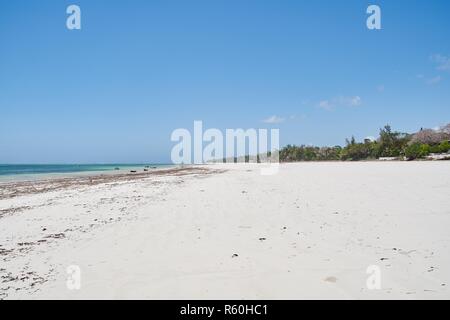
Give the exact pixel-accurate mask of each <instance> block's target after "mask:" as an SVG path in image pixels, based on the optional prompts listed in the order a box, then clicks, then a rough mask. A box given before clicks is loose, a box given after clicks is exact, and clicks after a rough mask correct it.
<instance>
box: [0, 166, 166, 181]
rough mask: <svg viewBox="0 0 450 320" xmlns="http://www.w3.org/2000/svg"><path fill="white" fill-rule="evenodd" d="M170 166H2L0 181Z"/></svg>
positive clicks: (0, 168)
mask: <svg viewBox="0 0 450 320" xmlns="http://www.w3.org/2000/svg"><path fill="white" fill-rule="evenodd" d="M170 166H172V165H169V164H129V163H127V164H121V163H114V164H0V180H2V181H5V180H6V181H8V180H24V179H25V180H27V179H39V178H46V177H52V176H56V177H61V176H73V175H78V174H93V173H106V172H124V171H127V172H129V171H131V170H136V171H138V172H139V171H143V170H144V169H148V170H151V169H158V168H164V167H170Z"/></svg>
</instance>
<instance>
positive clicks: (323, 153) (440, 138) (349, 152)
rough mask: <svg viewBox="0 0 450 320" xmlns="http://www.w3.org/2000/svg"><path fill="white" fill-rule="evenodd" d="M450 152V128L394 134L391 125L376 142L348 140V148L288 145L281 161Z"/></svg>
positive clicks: (411, 156)
mask: <svg viewBox="0 0 450 320" xmlns="http://www.w3.org/2000/svg"><path fill="white" fill-rule="evenodd" d="M449 150H450V124H447V125H446V126H444V127H442V128H440V129H438V130H433V129H421V130H420V131H419V132H417V133H414V134H408V133H402V132H398V131H393V130H392V129H391V127H390V126H389V125H386V126H385V127H384V128H382V129H380V133H379V137H378V139H376V140H371V139H364V141H363V142H357V141H356V139H355V138H354V137H352V138H350V139H346V145H345V146H344V147H341V146H334V147H316V146H306V145H301V146H296V145H287V146H285V147H283V148H282V149H281V150H280V161H283V162H294V161H330V160H348V161H358V160H370V159H378V158H382V157H395V158H403V159H406V160H415V159H422V158H425V157H426V156H428V155H430V154H431V153H447V152H449Z"/></svg>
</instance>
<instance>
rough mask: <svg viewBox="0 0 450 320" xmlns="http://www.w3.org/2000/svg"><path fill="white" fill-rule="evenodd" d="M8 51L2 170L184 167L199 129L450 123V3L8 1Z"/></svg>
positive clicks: (0, 114)
mask: <svg viewBox="0 0 450 320" xmlns="http://www.w3.org/2000/svg"><path fill="white" fill-rule="evenodd" d="M70 4H76V5H79V6H80V8H81V13H82V29H81V30H68V29H67V28H66V18H67V17H68V15H67V14H66V8H67V6H68V5H70ZM370 4H377V5H379V6H380V7H381V10H382V30H368V29H367V28H366V19H367V17H368V15H367V14H366V8H367V7H368V5H370ZM0 41H1V42H0V163H106V162H169V160H170V150H171V148H172V146H173V145H174V143H173V142H171V141H170V134H171V132H172V131H173V130H174V129H176V128H188V129H192V126H193V121H194V120H202V121H203V124H204V127H205V128H219V129H225V128H279V129H280V138H281V144H282V145H285V144H288V143H291V144H317V145H335V144H341V145H342V144H344V141H345V138H346V137H349V136H351V135H355V137H357V138H358V139H362V138H364V137H366V136H376V135H377V133H378V129H379V128H380V127H381V126H383V125H384V124H386V123H389V124H391V125H392V126H393V128H394V129H398V130H401V131H409V132H410V131H415V130H418V129H419V128H420V127H435V126H438V125H442V124H445V123H447V122H450V62H449V61H450V60H449V59H450V2H449V1H446V0H442V1H425V0H423V1H411V0H408V1H406V0H404V1H400V0H397V1H378V0H377V1H375V0H374V1H359V0H345V1H344V0H341V1H317V0H315V1H300V0H295V1H294V0H292V1H288V0H284V1H275V0H260V1H257V0H228V1H219V0H213V1H211V0H208V1H207V0H204V1H197V0H189V1H181V0H180V1H167V0H165V1H156V0H152V1H138V0H132V1H106V0H105V1H102V0H95V1H92V0H90V1H86V0H84V1H82V0H80V1H76V0H73V1H56V0H54V1H49V0H47V1H31V0H30V1H23V0H18V1H1V2H0ZM268 122H269V123H268ZM270 122H272V123H270Z"/></svg>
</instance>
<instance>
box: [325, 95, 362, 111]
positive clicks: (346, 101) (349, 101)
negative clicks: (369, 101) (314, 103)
mask: <svg viewBox="0 0 450 320" xmlns="http://www.w3.org/2000/svg"><path fill="white" fill-rule="evenodd" d="M361 104H362V99H361V97H360V96H352V97H344V96H340V97H336V98H333V99H331V100H321V101H319V103H318V107H319V108H321V109H324V110H332V109H333V108H334V107H339V106H344V107H358V106H360V105H361Z"/></svg>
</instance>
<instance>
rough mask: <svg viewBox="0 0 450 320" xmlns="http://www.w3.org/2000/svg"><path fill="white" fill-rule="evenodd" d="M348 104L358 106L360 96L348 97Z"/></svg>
mask: <svg viewBox="0 0 450 320" xmlns="http://www.w3.org/2000/svg"><path fill="white" fill-rule="evenodd" d="M348 105H349V106H350V107H357V106H360V105H361V97H360V96H355V97H351V98H348Z"/></svg>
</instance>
